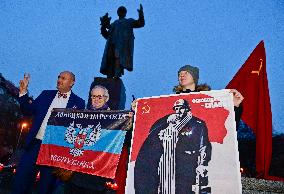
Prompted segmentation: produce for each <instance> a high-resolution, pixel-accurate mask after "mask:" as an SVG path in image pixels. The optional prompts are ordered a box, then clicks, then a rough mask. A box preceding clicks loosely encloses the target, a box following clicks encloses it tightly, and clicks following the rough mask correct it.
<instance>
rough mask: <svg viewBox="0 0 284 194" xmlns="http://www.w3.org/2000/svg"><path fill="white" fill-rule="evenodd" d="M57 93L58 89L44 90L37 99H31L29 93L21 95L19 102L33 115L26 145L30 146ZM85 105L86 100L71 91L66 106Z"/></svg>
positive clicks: (77, 106) (76, 106)
mask: <svg viewBox="0 0 284 194" xmlns="http://www.w3.org/2000/svg"><path fill="white" fill-rule="evenodd" d="M56 94H57V90H44V91H42V93H41V94H40V95H39V96H38V97H37V98H36V99H35V100H31V98H30V97H29V96H28V94H26V95H24V96H22V97H19V103H20V106H21V109H22V110H23V112H24V113H25V114H28V115H32V116H33V125H32V127H31V129H30V131H29V133H28V135H27V138H26V142H25V146H28V145H29V144H30V143H31V141H32V140H33V139H34V138H35V137H36V135H37V133H38V131H39V128H40V126H41V124H42V121H43V119H44V117H45V115H46V113H47V111H48V109H49V106H50V104H51V103H52V101H53V99H54V97H55V95H56ZM84 107H85V101H84V100H83V99H81V98H80V97H78V96H77V95H75V94H74V93H73V92H71V94H70V97H69V100H68V103H67V106H66V108H76V109H84Z"/></svg>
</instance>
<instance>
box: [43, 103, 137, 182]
mask: <svg viewBox="0 0 284 194" xmlns="http://www.w3.org/2000/svg"><path fill="white" fill-rule="evenodd" d="M128 113H129V112H127V111H89V110H74V109H53V111H52V113H51V116H50V118H49V120H48V123H47V127H46V130H45V135H44V138H43V141H42V144H41V147H40V151H39V155H38V158H37V164H39V165H47V166H54V167H60V168H63V169H67V170H72V171H77V172H82V173H88V174H92V175H97V176H102V177H106V178H114V177H115V172H116V168H117V165H118V161H119V157H120V154H121V150H122V146H123V142H124V139H125V134H126V130H129V129H130V128H131V125H132V123H131V119H130V118H129V116H128Z"/></svg>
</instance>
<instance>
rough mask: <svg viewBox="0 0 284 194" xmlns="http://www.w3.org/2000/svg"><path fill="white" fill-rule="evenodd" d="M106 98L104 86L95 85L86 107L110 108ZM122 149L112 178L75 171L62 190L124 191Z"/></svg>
mask: <svg viewBox="0 0 284 194" xmlns="http://www.w3.org/2000/svg"><path fill="white" fill-rule="evenodd" d="M108 100H109V92H108V90H107V89H106V88H105V87H104V86H101V85H96V86H94V88H93V89H92V90H91V105H90V106H89V107H87V109H89V110H95V111H104V110H110V108H109V106H108V104H107V102H108ZM130 117H132V115H130ZM122 149H123V150H122V153H121V156H120V160H119V163H118V166H117V171H116V176H115V179H114V180H113V179H109V178H104V177H100V176H95V175H89V174H82V173H79V172H75V173H74V174H73V176H72V177H71V179H70V180H69V181H67V183H66V186H65V191H64V192H65V193H66V194H92V193H96V194H105V193H108V194H111V193H120V191H121V190H123V191H124V186H125V179H126V165H127V164H126V163H127V158H128V152H127V148H125V147H123V148H122Z"/></svg>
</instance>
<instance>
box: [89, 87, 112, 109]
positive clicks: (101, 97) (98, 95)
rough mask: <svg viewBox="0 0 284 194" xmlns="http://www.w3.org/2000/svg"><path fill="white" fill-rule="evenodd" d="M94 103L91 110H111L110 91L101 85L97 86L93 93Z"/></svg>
mask: <svg viewBox="0 0 284 194" xmlns="http://www.w3.org/2000/svg"><path fill="white" fill-rule="evenodd" d="M91 99H92V103H91V105H90V107H87V108H88V109H89V110H110V108H109V106H108V104H107V102H108V100H109V93H108V90H107V89H106V88H105V87H104V86H101V85H96V86H95V87H94V88H93V89H92V91H91Z"/></svg>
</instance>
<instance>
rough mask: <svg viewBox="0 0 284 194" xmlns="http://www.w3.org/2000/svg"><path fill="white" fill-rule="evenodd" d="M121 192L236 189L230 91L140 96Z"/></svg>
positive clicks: (163, 193)
mask: <svg viewBox="0 0 284 194" xmlns="http://www.w3.org/2000/svg"><path fill="white" fill-rule="evenodd" d="M126 193H127V194H144V193H151V194H174V193H176V194H181V193H187V194H188V193H189V194H192V193H198V194H200V193H217V194H218V193H231V194H233V193H237V194H240V193H241V176H240V167H239V158H238V149H237V135H236V125H235V115H234V107H233V98H232V94H231V93H229V90H219V91H217V90H216V91H209V92H208V91H207V92H200V93H191V94H180V95H169V96H159V97H150V98H141V99H139V100H138V104H137V107H136V114H135V122H134V130H133V138H132V147H131V155H130V163H129V166H128V176H127V183H126Z"/></svg>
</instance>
